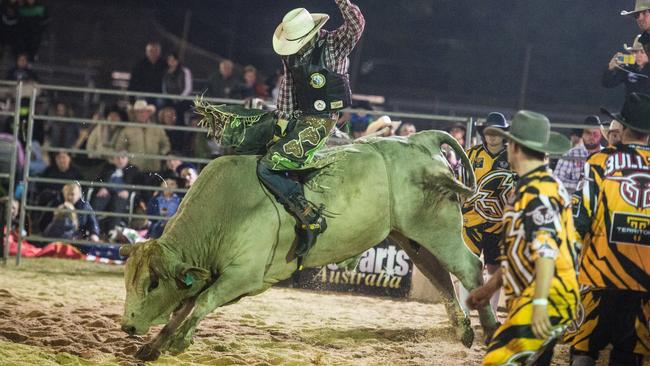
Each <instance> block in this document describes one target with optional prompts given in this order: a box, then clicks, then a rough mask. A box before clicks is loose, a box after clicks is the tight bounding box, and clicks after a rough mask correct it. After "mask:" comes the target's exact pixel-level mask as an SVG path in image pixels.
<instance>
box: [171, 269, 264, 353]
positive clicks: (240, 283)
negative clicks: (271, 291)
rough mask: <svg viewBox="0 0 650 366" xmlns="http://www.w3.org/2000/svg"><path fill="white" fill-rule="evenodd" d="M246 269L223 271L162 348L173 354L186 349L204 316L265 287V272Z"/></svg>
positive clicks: (202, 293) (201, 295)
mask: <svg viewBox="0 0 650 366" xmlns="http://www.w3.org/2000/svg"><path fill="white" fill-rule="evenodd" d="M247 267H248V266H247ZM260 268H263V267H260ZM246 269H248V271H232V272H229V273H223V274H222V275H221V276H220V277H219V279H218V280H217V281H216V282H215V283H214V284H212V285H211V286H210V287H208V288H207V289H206V290H204V291H203V292H201V294H199V295H198V297H197V298H196V302H195V306H194V310H193V311H192V313H191V314H190V315H189V316H188V317H187V319H185V321H184V322H183V324H182V325H181V326H180V327H179V328H178V330H177V331H176V332H175V333H174V334H173V335H172V336H171V337H170V338H169V340H168V343H167V344H165V345H163V349H162V350H165V349H166V350H168V351H170V352H171V353H173V354H178V353H181V352H183V351H185V350H186V349H187V347H189V346H190V344H191V343H192V338H193V336H194V332H195V330H196V327H197V325H198V324H199V322H201V320H203V318H205V317H206V316H208V315H209V314H210V313H212V312H213V311H214V310H215V309H217V308H218V307H220V306H223V305H226V304H228V303H231V302H233V301H235V300H237V299H239V298H240V297H242V296H244V295H247V294H249V293H252V292H259V291H260V289H261V288H263V287H264V284H263V282H262V278H263V274H262V273H259V274H257V273H251V272H250V268H246Z"/></svg>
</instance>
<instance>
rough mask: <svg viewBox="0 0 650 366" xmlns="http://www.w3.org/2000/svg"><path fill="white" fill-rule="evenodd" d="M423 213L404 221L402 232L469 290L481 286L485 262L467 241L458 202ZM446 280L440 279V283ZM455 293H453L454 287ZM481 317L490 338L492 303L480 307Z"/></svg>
mask: <svg viewBox="0 0 650 366" xmlns="http://www.w3.org/2000/svg"><path fill="white" fill-rule="evenodd" d="M421 214H422V216H421V217H419V218H417V219H414V220H408V221H407V222H406V223H404V224H403V225H402V226H403V227H402V228H400V231H401V233H402V234H403V235H404V236H406V237H408V238H409V239H411V240H414V241H415V242H417V243H418V244H420V245H422V246H423V247H424V248H426V249H427V250H428V251H429V252H430V254H432V255H433V257H435V259H437V261H438V262H439V264H440V265H441V266H442V268H444V269H445V270H446V271H449V272H451V273H452V274H454V275H455V276H456V277H457V278H458V279H459V280H460V282H461V283H462V284H463V286H465V288H466V289H467V290H468V291H471V290H473V289H475V288H477V287H479V286H481V285H482V284H483V271H482V265H481V262H480V260H479V259H478V258H477V257H476V256H475V255H474V254H473V253H472V252H471V251H470V250H469V249H468V248H467V247H466V246H465V243H464V242H463V238H462V234H461V230H462V222H463V221H462V215H461V213H460V208H459V207H458V203H457V202H453V201H451V200H446V199H443V200H441V201H439V202H438V203H437V205H435V206H434V207H430V208H428V209H427V210H426V211H425V212H421ZM427 265H431V264H427ZM438 276H439V275H438ZM446 277H448V275H447V276H446ZM442 281H443V280H442V279H439V280H438V281H437V282H442ZM449 281H450V280H449ZM444 282H447V279H445V280H444ZM434 283H435V282H434ZM451 293H452V296H453V289H452V290H451ZM479 319H480V321H481V325H482V327H483V330H484V332H485V335H486V337H487V338H490V337H491V335H492V333H493V332H494V331H495V330H496V327H497V321H496V318H495V316H494V313H493V311H492V309H491V308H490V306H489V305H488V306H485V307H482V308H481V309H479Z"/></svg>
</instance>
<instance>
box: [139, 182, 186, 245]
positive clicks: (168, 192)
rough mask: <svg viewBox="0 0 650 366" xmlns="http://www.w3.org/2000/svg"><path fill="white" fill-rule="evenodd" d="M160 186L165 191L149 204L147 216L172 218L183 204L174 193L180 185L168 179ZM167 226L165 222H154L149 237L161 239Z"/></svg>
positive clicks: (153, 198) (150, 227)
mask: <svg viewBox="0 0 650 366" xmlns="http://www.w3.org/2000/svg"><path fill="white" fill-rule="evenodd" d="M160 186H161V187H163V188H164V189H163V191H162V193H157V194H156V195H155V196H154V197H152V198H151V199H150V200H149V203H148V204H147V215H152V216H164V217H172V216H174V214H175V213H176V211H177V210H178V206H179V205H180V204H181V199H180V197H178V195H177V194H176V193H175V192H173V191H172V190H173V189H176V188H178V184H177V183H176V179H174V178H170V177H168V178H165V180H164V181H163V182H162V183H161V184H160ZM166 224H167V221H165V220H153V221H152V222H151V226H149V232H148V236H149V237H150V238H154V239H157V238H159V237H160V236H161V235H162V233H163V230H164V229H165V225H166Z"/></svg>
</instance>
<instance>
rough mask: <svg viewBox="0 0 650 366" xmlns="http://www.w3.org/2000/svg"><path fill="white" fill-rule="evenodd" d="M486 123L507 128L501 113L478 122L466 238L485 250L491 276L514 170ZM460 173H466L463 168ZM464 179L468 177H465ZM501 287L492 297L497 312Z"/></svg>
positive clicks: (465, 213)
mask: <svg viewBox="0 0 650 366" xmlns="http://www.w3.org/2000/svg"><path fill="white" fill-rule="evenodd" d="M486 127H492V128H498V129H500V130H502V131H507V130H508V122H507V121H506V118H505V117H504V116H503V114H501V113H497V112H493V113H490V114H489V115H488V116H487V119H486V121H485V124H484V125H482V126H478V133H479V135H480V136H481V139H482V140H483V144H480V145H476V146H474V147H472V148H470V149H469V150H467V156H468V157H469V161H470V162H471V163H472V168H473V169H474V174H475V176H476V182H477V189H476V193H475V194H474V195H473V196H472V197H470V198H469V199H468V200H467V201H465V204H464V205H463V239H464V240H465V244H467V246H468V247H469V249H470V250H471V251H472V252H473V253H474V254H476V255H477V256H480V255H481V252H482V253H483V263H484V264H485V266H486V267H487V271H488V274H489V275H490V276H492V275H494V273H495V272H496V271H497V270H498V269H499V264H500V262H499V260H498V257H499V256H500V254H499V240H500V237H501V231H502V229H503V212H504V210H505V208H506V205H507V202H508V196H509V195H510V194H511V193H512V189H513V187H514V181H515V180H514V173H513V172H512V171H511V170H510V165H509V164H508V154H507V153H506V143H505V139H504V138H503V137H501V136H498V135H495V134H493V133H489V134H486V133H484V130H485V128H486ZM461 174H465V170H464V168H461ZM463 181H465V180H463ZM459 292H460V294H461V295H460V303H461V304H462V306H464V305H465V297H466V296H467V295H466V293H467V292H466V290H465V289H464V288H460V289H459ZM500 293H501V292H500V291H497V292H495V293H494V296H492V299H491V300H490V305H491V306H492V310H493V311H494V313H495V314H496V312H497V306H498V304H499V295H500Z"/></svg>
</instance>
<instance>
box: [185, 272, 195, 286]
mask: <svg viewBox="0 0 650 366" xmlns="http://www.w3.org/2000/svg"><path fill="white" fill-rule="evenodd" d="M193 282H194V277H192V274H191V273H189V272H187V273H185V277H183V283H184V284H186V285H188V286H192V283H193Z"/></svg>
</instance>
